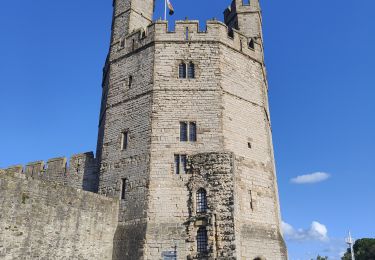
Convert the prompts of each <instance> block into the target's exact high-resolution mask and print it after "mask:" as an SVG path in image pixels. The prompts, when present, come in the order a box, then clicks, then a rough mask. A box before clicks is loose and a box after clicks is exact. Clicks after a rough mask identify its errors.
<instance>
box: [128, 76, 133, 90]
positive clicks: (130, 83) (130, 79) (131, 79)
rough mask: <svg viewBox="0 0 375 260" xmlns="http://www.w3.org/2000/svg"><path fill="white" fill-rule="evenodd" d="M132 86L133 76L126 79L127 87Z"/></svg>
mask: <svg viewBox="0 0 375 260" xmlns="http://www.w3.org/2000/svg"><path fill="white" fill-rule="evenodd" d="M132 84H133V76H129V78H128V87H129V88H130V87H131V86H132Z"/></svg>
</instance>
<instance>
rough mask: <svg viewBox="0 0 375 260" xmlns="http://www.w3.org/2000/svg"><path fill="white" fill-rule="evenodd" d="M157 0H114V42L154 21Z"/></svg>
mask: <svg viewBox="0 0 375 260" xmlns="http://www.w3.org/2000/svg"><path fill="white" fill-rule="evenodd" d="M154 1H155V0H113V24H112V40H111V41H112V43H113V42H115V41H117V40H119V39H120V38H122V37H124V36H126V35H128V34H129V33H132V32H133V31H135V30H137V29H140V28H146V27H147V26H148V25H149V24H150V23H152V17H153V14H154Z"/></svg>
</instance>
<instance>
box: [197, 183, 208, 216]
mask: <svg viewBox="0 0 375 260" xmlns="http://www.w3.org/2000/svg"><path fill="white" fill-rule="evenodd" d="M205 212H207V193H206V190H205V189H199V190H198V191H197V213H205Z"/></svg>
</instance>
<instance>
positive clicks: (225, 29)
mask: <svg viewBox="0 0 375 260" xmlns="http://www.w3.org/2000/svg"><path fill="white" fill-rule="evenodd" d="M113 6H114V13H113V23H112V35H111V45H110V51H109V55H108V58H107V61H106V64H105V68H104V77H103V95H102V105H101V112H100V122H99V134H98V147H97V160H98V161H99V164H100V180H99V193H100V194H103V195H106V196H109V197H116V198H119V199H120V211H119V212H120V213H119V226H118V228H117V231H116V234H115V238H114V252H113V259H130V260H133V259H175V258H176V259H251V260H253V259H268V260H280V259H286V258H287V254H286V247H285V244H284V240H283V237H282V235H281V232H280V209H279V200H278V190H277V182H276V174H275V166H274V155H273V145H272V136H271V125H270V116H269V107H268V97H267V92H268V85H267V77H266V69H265V65H264V55H263V39H262V16H261V11H260V6H259V1H258V0H251V1H242V0H234V1H233V2H232V4H231V6H230V7H228V8H227V9H226V10H225V11H224V21H225V23H222V22H219V21H216V20H212V21H208V22H207V27H206V30H205V31H200V30H199V24H198V21H191V20H185V21H177V22H176V25H175V31H173V32H171V31H168V23H167V22H166V21H160V20H159V21H155V22H154V21H153V13H154V1H153V0H114V1H113Z"/></svg>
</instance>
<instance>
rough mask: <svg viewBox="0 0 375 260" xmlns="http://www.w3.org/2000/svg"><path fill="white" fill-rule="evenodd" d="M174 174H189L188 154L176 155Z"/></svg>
mask: <svg viewBox="0 0 375 260" xmlns="http://www.w3.org/2000/svg"><path fill="white" fill-rule="evenodd" d="M174 173H175V174H182V173H183V174H186V173H187V156H186V154H175V155H174Z"/></svg>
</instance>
